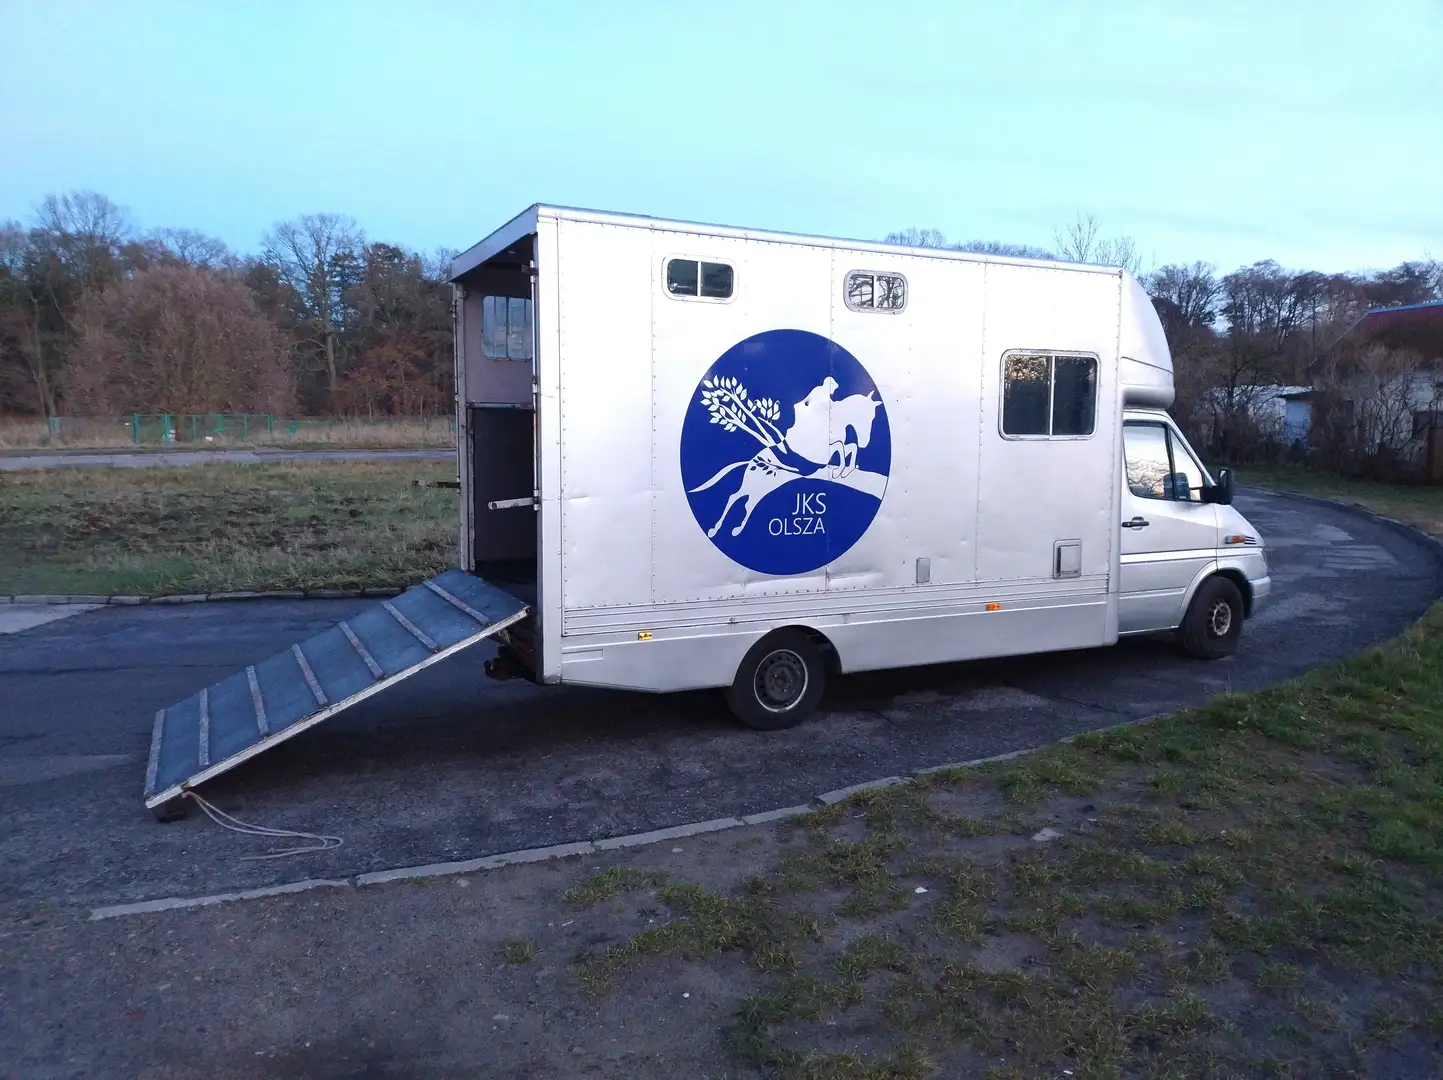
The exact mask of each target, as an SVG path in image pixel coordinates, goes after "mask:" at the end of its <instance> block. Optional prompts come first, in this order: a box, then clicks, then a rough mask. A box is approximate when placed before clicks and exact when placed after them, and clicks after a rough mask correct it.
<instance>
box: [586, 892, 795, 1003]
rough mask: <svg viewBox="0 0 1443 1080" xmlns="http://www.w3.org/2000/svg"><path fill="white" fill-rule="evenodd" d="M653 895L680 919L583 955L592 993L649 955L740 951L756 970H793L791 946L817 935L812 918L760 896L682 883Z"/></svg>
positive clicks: (602, 989)
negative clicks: (733, 894) (725, 893)
mask: <svg viewBox="0 0 1443 1080" xmlns="http://www.w3.org/2000/svg"><path fill="white" fill-rule="evenodd" d="M657 896H658V898H659V899H660V900H661V901H662V902H663V903H665V904H667V905H668V906H669V907H670V908H671V909H672V910H673V911H674V912H675V913H676V914H677V916H678V917H677V918H676V919H674V920H673V921H671V922H668V923H665V924H663V925H661V926H657V927H654V928H650V929H646V930H642V931H641V932H639V933H637V934H633V935H632V936H631V937H630V938H628V939H627V940H626V942H625V943H623V944H621V945H617V946H614V947H612V948H609V949H606V950H605V951H603V952H602V953H600V954H599V955H593V956H589V957H587V958H585V960H584V967H583V972H582V981H583V983H584V985H585V986H586V988H587V990H588V991H589V992H590V993H592V994H593V995H601V994H605V993H607V992H608V991H609V990H610V989H611V985H612V982H613V981H614V979H615V978H616V976H617V975H618V974H619V973H620V972H621V971H622V970H623V969H624V968H626V967H627V966H628V965H630V964H632V963H634V962H636V961H637V960H639V959H641V958H642V957H645V956H648V955H665V956H683V957H689V958H696V959H705V958H706V957H709V956H712V955H714V954H715V953H718V952H722V951H726V950H738V951H741V952H743V953H744V954H746V956H747V959H748V961H749V962H750V963H751V965H752V966H753V967H755V968H756V969H757V970H758V971H786V972H790V971H794V970H795V969H796V967H797V962H796V957H795V953H794V952H793V951H792V946H793V945H794V944H796V943H799V942H802V941H806V940H815V939H816V938H817V937H818V936H819V935H820V933H821V928H820V924H819V922H818V920H817V919H816V918H815V917H814V916H811V915H808V914H803V913H798V912H795V911H791V910H788V909H787V908H785V907H783V906H782V905H781V904H779V903H777V902H776V901H775V900H773V899H770V898H768V897H765V896H761V895H755V894H753V895H744V896H741V897H736V898H732V897H725V896H720V895H718V894H716V893H713V892H711V891H709V890H707V889H704V888H702V887H701V886H699V885H694V884H691V883H689V882H683V883H677V884H670V885H664V886H662V887H661V888H660V889H659V890H658V892H657Z"/></svg>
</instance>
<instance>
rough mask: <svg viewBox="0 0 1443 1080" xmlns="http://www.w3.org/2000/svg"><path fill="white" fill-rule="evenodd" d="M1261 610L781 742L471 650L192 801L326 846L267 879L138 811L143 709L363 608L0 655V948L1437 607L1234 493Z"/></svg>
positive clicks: (995, 671) (578, 833)
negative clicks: (169, 900) (7, 930)
mask: <svg viewBox="0 0 1443 1080" xmlns="http://www.w3.org/2000/svg"><path fill="white" fill-rule="evenodd" d="M1238 505H1239V507H1240V508H1241V509H1242V510H1243V511H1244V513H1246V514H1247V515H1248V517H1249V518H1251V519H1252V520H1253V522H1254V523H1255V524H1257V526H1258V527H1259V528H1260V529H1261V530H1262V531H1263V533H1264V535H1265V536H1266V538H1267V540H1268V543H1269V545H1270V549H1271V550H1270V564H1271V567H1272V573H1273V580H1274V583H1275V586H1274V587H1275V593H1274V600H1273V602H1272V604H1271V606H1270V607H1269V608H1268V609H1267V610H1266V611H1265V612H1263V613H1262V614H1260V616H1259V617H1258V618H1257V619H1256V620H1254V621H1252V622H1251V623H1250V624H1249V625H1248V627H1247V629H1246V631H1245V633H1244V638H1243V646H1242V649H1241V651H1240V652H1239V654H1238V655H1237V656H1235V657H1233V658H1231V659H1229V660H1225V661H1221V662H1217V663H1211V664H1209V663H1203V662H1198V661H1191V660H1188V659H1185V658H1183V657H1181V656H1179V655H1178V654H1177V653H1176V652H1175V651H1174V650H1173V649H1172V648H1171V646H1170V645H1168V644H1166V643H1164V642H1157V641H1133V642H1125V643H1123V644H1121V645H1119V646H1117V647H1116V648H1113V649H1105V650H1094V651H1088V652H1077V653H1068V654H1059V655H1051V656H1042V657H1030V658H1023V659H1017V660H1010V661H1003V662H990V663H981V664H963V665H949V666H945V667H934V668H925V669H915V670H908V671H896V672H888V673H881V674H872V675H867V676H855V677H851V678H847V679H844V680H841V681H840V683H839V685H837V686H836V687H835V688H834V690H833V691H832V692H831V694H830V696H829V702H828V711H827V713H826V714H825V715H822V716H820V717H818V718H817V719H816V720H815V721H813V722H810V723H807V724H804V725H802V726H801V727H799V728H796V729H794V730H792V731H787V732H779V733H773V734H762V733H758V732H753V731H747V730H743V729H740V728H739V727H738V726H737V725H736V724H735V723H734V722H733V721H732V720H731V719H730V718H729V716H728V715H727V713H726V712H725V710H724V708H723V707H722V706H721V705H720V704H719V702H718V701H717V700H716V697H715V695H711V694H687V695H678V696H674V697H663V698H656V697H645V696H639V695H633V694H622V693H615V692H600V691H585V690H579V689H563V688H541V687H535V686H531V685H529V684H525V683H507V684H496V683H490V682H488V681H487V680H486V678H485V676H484V675H483V674H482V671H481V663H482V661H483V660H484V659H485V657H486V653H485V650H484V647H479V646H478V647H477V648H476V649H474V650H471V651H470V652H467V653H462V654H460V655H459V656H457V657H454V658H453V659H451V660H448V661H446V662H444V663H442V664H438V665H436V666H435V667H433V668H431V669H429V670H427V671H426V672H423V673H422V674H421V675H419V676H417V677H416V678H414V679H411V680H410V681H408V682H406V683H404V684H402V685H401V686H398V687H396V688H394V689H393V690H391V691H389V692H387V693H385V694H382V695H379V696H377V697H376V698H373V699H371V700H370V701H367V702H365V703H363V704H362V705H360V706H358V707H356V708H355V709H354V710H352V711H351V712H350V713H348V714H345V715H343V716H340V717H337V718H336V719H335V720H332V721H330V722H328V723H327V724H323V725H321V726H320V727H318V728H315V729H313V730H311V731H310V732H307V733H305V734H303V735H301V736H299V737H297V738H296V739H294V740H292V741H290V742H288V743H285V744H284V745H282V746H279V747H277V748H275V749H273V750H271V751H269V752H268V753H266V754H263V755H261V756H260V757H258V758H256V759H255V760H254V761H252V762H249V763H247V764H246V765H244V766H241V767H240V768H237V769H235V770H234V771H232V772H231V773H228V774H227V775H226V776H224V777H221V778H220V779H218V780H217V781H215V782H213V783H212V784H210V785H208V787H207V789H206V791H205V794H206V795H207V796H208V797H210V798H211V799H213V800H214V801H215V802H216V803H218V804H219V805H220V806H222V807H224V808H225V809H227V810H229V811H231V812H232V813H235V814H238V815H240V816H241V817H242V818H245V819H246V820H249V821H254V822H258V823H263V824H267V825H277V826H289V827H295V828H306V829H312V830H317V831H321V832H327V833H336V834H339V835H341V836H343V837H344V838H345V845H344V847H342V848H340V849H339V850H337V851H335V852H331V853H327V854H325V855H316V856H304V857H300V858H292V859H284V860H280V861H278V862H250V863H247V862H240V861H238V857H239V856H241V855H243V854H251V853H256V852H259V851H264V850H266V849H267V847H266V845H264V844H261V843H259V842H257V841H255V840H252V839H247V838H243V837H237V836H235V835H234V834H231V833H227V832H224V831H222V830H220V829H219V828H217V827H216V826H215V825H213V824H212V823H210V822H209V821H208V820H206V819H205V818H204V817H202V816H199V815H192V817H191V818H189V819H187V820H186V821H183V822H179V823H176V824H172V825H164V826H163V825H159V824H157V823H155V822H154V821H153V819H152V818H151V817H150V815H149V814H148V813H147V812H146V811H145V810H144V809H143V808H142V805H141V789H142V787H143V781H144V772H145V757H146V753H147V748H148V743H149V734H150V729H151V720H152V718H153V717H154V715H155V711H156V710H157V709H158V708H160V707H162V706H165V705H169V704H171V703H172V702H174V701H177V700H179V699H181V698H183V697H185V696H187V695H189V694H191V693H193V692H195V690H196V689H197V688H199V687H201V686H204V685H206V684H208V683H212V682H215V681H216V680H218V679H219V678H221V677H222V676H225V675H227V674H230V673H231V672H232V671H235V670H237V669H238V668H240V667H242V666H244V665H245V664H246V663H250V662H253V661H255V660H258V659H260V658H263V657H265V656H267V655H269V654H270V653H272V652H274V651H277V650H279V649H281V648H284V647H285V646H287V645H288V644H290V643H291V642H293V641H297V640H300V639H302V638H305V637H306V636H308V635H310V634H312V633H315V632H317V631H319V630H321V629H323V628H325V627H327V626H330V625H332V624H333V623H334V622H335V621H337V620H338V619H341V618H344V617H346V616H347V615H349V614H350V613H351V612H353V611H355V610H357V608H359V607H361V606H363V605H364V604H365V603H367V602H366V601H355V602H353V601H332V602H321V601H310V602H284V601H280V602H254V603H246V604H202V605H194V606H182V607H174V608H159V607H155V608H104V609H101V610H97V611H93V612H89V613H87V614H82V615H78V616H76V617H74V618H71V619H66V620H64V621H61V622H56V623H52V624H49V625H46V626H41V627H38V628H36V629H33V630H29V631H26V632H24V633H20V634H14V635H11V636H9V637H4V638H0V821H3V822H4V823H5V825H4V829H3V830H0V865H4V866H5V868H6V871H5V873H4V874H3V875H0V930H3V929H4V927H5V926H6V925H7V924H9V925H14V924H15V922H16V920H21V921H30V920H36V921H39V922H45V921H49V920H50V919H53V918H58V917H64V916H66V915H67V914H70V913H72V912H75V911H83V909H84V908H85V907H86V906H90V905H99V904H109V903H117V902H125V901H130V900H141V899H150V898H156V897H163V896H175V895H193V894H200V893H206V892H213V891H224V890H230V889H235V888H245V887H251V886H256V885H265V884H273V883H277V882H282V881H289V880H295V879H299V878H303V877H329V876H341V875H345V874H351V873H357V872H363V871H368V870H377V869H384V868H388V867H395V866H402V865H413V864H417V863H429V862H437V861H444V860H450V859H458V858H471V857H475V856H480V855H485V854H488V853H493V852H497V851H508V850H514V849H517V848H524V847H533V846H540V845H545V844H552V843H561V842H564V841H570V840H577V839H591V838H598V837H603V836H611V835H616V834H620V833H628V832H635V831H641V830H645V829H652V828H660V827H664V826H667V825H673V824H678V823H681V822H685V821H694V820H699V819H706V818H714V817H720V816H724V815H730V814H742V813H752V812H757V811H761V810H766V809H771V808H774V807H780V806H786V805H790V804H795V803H799V802H804V801H806V800H807V799H808V798H809V797H810V796H812V795H814V794H817V793H819V792H822V791H826V790H829V789H832V788H837V787H841V786H844V785H847V784H852V783H856V782H859V781H862V780H867V779H871V778H875V777H879V776H887V775H891V774H895V773H898V772H903V771H907V770H911V769H915V768H918V767H922V766H926V765H933V764H939V763H943V762H948V761H960V760H966V759H970V758H978V757H983V756H986V755H990V754H996V753H1001V752H1004V751H1008V750H1014V749H1021V748H1025V747H1029V746H1035V745H1038V744H1040V743H1046V742H1050V741H1052V740H1055V739H1057V738H1059V737H1061V736H1064V735H1067V734H1070V733H1073V732H1078V731H1082V730H1086V729H1089V728H1096V727H1101V726H1105V725H1109V724H1115V723H1119V722H1122V721H1126V720H1129V719H1137V718H1140V717H1144V716H1148V715H1151V714H1155V713H1158V712H1162V711H1166V710H1171V709H1175V708H1178V707H1181V706H1186V705H1191V704H1195V703H1199V702H1201V701H1203V700H1205V699H1206V698H1208V697H1209V696H1211V695H1213V694H1216V693H1219V692H1222V691H1228V690H1247V689H1252V688H1256V687H1261V686H1264V685H1267V684H1270V683H1273V682H1275V681H1277V680H1280V679H1283V678H1285V677H1288V676H1291V675H1295V674H1298V673H1301V672H1303V671H1306V670H1308V669H1310V668H1312V667H1315V666H1317V665H1318V664H1321V663H1324V662H1326V661H1330V660H1333V659H1337V658H1340V657H1344V656H1348V655H1350V654H1352V653H1354V652H1356V651H1358V650H1359V649H1362V648H1363V647H1365V646H1367V645H1370V644H1374V643H1376V642H1379V641H1383V640H1385V639H1387V638H1389V637H1391V636H1392V635H1394V634H1396V633H1397V632H1398V631H1399V630H1401V629H1402V628H1403V627H1404V626H1406V625H1407V624H1408V623H1409V622H1410V621H1412V620H1413V619H1414V618H1416V617H1417V616H1418V615H1419V614H1421V613H1422V612H1423V611H1424V610H1425V609H1426V608H1427V606H1428V604H1429V603H1430V602H1431V601H1432V600H1433V599H1434V598H1435V597H1437V596H1439V595H1440V594H1443V565H1440V562H1439V559H1438V556H1437V555H1436V554H1435V552H1434V550H1433V549H1432V548H1431V547H1430V546H1428V545H1426V544H1425V543H1423V542H1421V541H1419V540H1418V539H1417V538H1415V537H1411V536H1409V535H1406V534H1404V533H1402V532H1400V531H1395V530H1393V529H1391V528H1389V527H1387V526H1384V525H1381V524H1376V523H1373V522H1371V521H1369V520H1367V519H1364V518H1362V517H1359V516H1357V515H1355V514H1352V513H1350V512H1347V511H1344V510H1342V509H1339V508H1330V507H1320V506H1317V505H1313V504H1309V503H1303V502H1298V501H1293V500H1284V499H1281V498H1277V497H1259V496H1245V497H1240V498H1239V500H1238Z"/></svg>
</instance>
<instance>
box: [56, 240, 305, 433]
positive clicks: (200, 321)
mask: <svg viewBox="0 0 1443 1080" xmlns="http://www.w3.org/2000/svg"><path fill="white" fill-rule="evenodd" d="M75 323H76V327H77V330H78V333H77V336H76V341H75V345H74V347H73V348H72V349H71V354H70V357H69V363H68V367H67V376H68V379H67V383H68V386H69V390H70V396H71V400H72V402H73V403H74V405H75V406H76V407H77V408H78V409H80V410H83V411H86V412H90V413H94V414H101V415H107V414H108V415H113V414H116V413H124V412H176V413H186V412H256V411H260V412H284V411H285V410H286V409H287V407H288V406H289V404H290V403H291V401H292V400H293V397H294V393H293V392H294V386H293V381H292V369H291V365H290V362H289V360H288V358H287V357H286V355H285V352H286V349H285V342H284V340H283V339H282V337H281V335H280V334H279V333H278V332H277V331H276V329H275V327H274V325H273V324H272V323H271V321H270V320H269V319H267V318H266V317H265V316H264V315H263V314H262V313H261V312H260V311H259V310H258V309H257V308H256V305H255V301H254V300H253V299H252V298H251V295H250V292H249V291H248V290H247V289H246V287H245V284H244V283H243V282H242V281H240V280H239V279H238V278H236V277H235V276H234V275H231V274H226V273H219V272H217V271H214V270H206V269H203V268H201V267H195V266H187V265H183V264H172V265H166V266H154V267H151V268H149V269H146V270H141V271H138V272H136V273H135V274H133V275H131V276H130V277H128V278H126V279H125V280H123V281H121V282H118V283H116V284H114V285H112V286H111V287H110V288H109V289H107V290H106V291H105V292H103V293H102V292H96V293H90V294H89V295H87V296H86V297H85V298H84V300H82V301H81V303H80V305H79V306H78V308H77V310H76V314H75Z"/></svg>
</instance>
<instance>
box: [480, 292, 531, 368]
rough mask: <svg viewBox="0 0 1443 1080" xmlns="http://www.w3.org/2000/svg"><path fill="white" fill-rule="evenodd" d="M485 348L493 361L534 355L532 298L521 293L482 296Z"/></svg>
mask: <svg viewBox="0 0 1443 1080" xmlns="http://www.w3.org/2000/svg"><path fill="white" fill-rule="evenodd" d="M481 351H482V352H483V353H484V354H485V355H486V356H487V357H489V358H490V359H492V360H527V361H529V360H530V359H531V358H532V353H533V350H532V347H531V301H530V300H528V299H526V298H524V297H520V296H483V297H482V298H481Z"/></svg>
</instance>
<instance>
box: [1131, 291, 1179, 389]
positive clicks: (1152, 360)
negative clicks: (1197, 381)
mask: <svg viewBox="0 0 1443 1080" xmlns="http://www.w3.org/2000/svg"><path fill="white" fill-rule="evenodd" d="M1118 352H1119V354H1120V355H1121V357H1122V359H1121V361H1120V364H1119V374H1118V380H1119V382H1120V383H1121V384H1122V398H1123V404H1124V405H1141V406H1150V407H1152V408H1156V409H1166V408H1167V407H1168V406H1170V405H1171V404H1172V401H1173V378H1172V352H1171V350H1169V349H1168V346H1167V335H1166V334H1165V333H1164V332H1163V328H1162V320H1161V319H1159V318H1158V316H1157V308H1155V307H1154V306H1153V303H1152V298H1151V297H1149V296H1148V295H1147V290H1146V289H1144V288H1143V287H1142V284H1141V282H1139V281H1138V280H1137V279H1136V278H1134V277H1133V276H1132V275H1131V274H1124V275H1123V280H1122V319H1121V325H1120V327H1119V335H1118Z"/></svg>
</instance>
